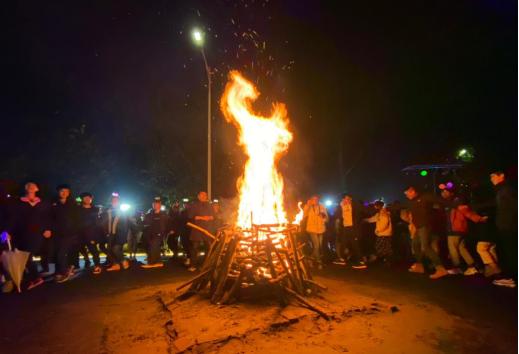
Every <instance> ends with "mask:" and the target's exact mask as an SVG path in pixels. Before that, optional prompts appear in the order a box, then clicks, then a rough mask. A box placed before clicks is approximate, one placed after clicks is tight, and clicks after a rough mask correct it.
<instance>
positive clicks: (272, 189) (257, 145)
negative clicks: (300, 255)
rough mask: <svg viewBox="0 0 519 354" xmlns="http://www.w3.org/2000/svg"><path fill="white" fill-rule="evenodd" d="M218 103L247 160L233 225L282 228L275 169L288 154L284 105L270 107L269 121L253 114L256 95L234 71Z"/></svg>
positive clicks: (280, 181)
mask: <svg viewBox="0 0 519 354" xmlns="http://www.w3.org/2000/svg"><path fill="white" fill-rule="evenodd" d="M229 80H230V81H229V82H228V83H227V86H226V87H225V92H224V94H223V96H222V99H221V104H220V106H221V110H222V112H223V114H224V116H225V118H226V119H227V121H228V122H231V123H233V124H234V125H235V126H236V127H237V128H238V132H239V143H240V145H241V146H243V148H244V150H245V153H246V154H247V156H248V160H247V163H246V165H245V171H244V173H243V175H242V176H241V177H240V178H239V179H238V189H239V192H240V206H239V209H238V219H237V221H236V225H237V226H239V227H242V228H250V227H251V225H252V224H286V223H287V217H286V213H285V209H284V207H283V178H282V176H281V175H280V173H279V172H278V170H277V168H276V165H277V162H278V160H279V158H280V157H281V156H282V155H283V153H285V152H286V151H287V150H288V144H289V143H290V142H291V141H292V133H291V132H290V131H289V130H288V128H287V125H288V118H287V110H286V108H285V105H284V104H282V103H274V104H273V110H272V113H271V115H270V117H263V116H261V115H258V114H257V113H255V112H254V111H253V109H252V103H253V102H254V101H255V100H256V99H257V98H258V96H259V94H260V93H259V92H258V90H257V89H256V88H255V87H254V85H253V84H252V83H251V82H250V81H248V80H247V79H245V78H244V77H243V76H242V75H241V74H240V73H239V72H238V71H231V72H230V73H229Z"/></svg>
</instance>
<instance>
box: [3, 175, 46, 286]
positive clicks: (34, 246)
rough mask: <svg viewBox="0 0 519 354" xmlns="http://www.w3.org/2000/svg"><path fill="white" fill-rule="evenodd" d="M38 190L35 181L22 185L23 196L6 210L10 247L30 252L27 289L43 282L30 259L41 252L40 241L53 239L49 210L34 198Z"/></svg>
mask: <svg viewBox="0 0 519 354" xmlns="http://www.w3.org/2000/svg"><path fill="white" fill-rule="evenodd" d="M38 190H39V188H38V186H37V185H36V183H34V182H29V183H27V184H26V185H25V195H24V196H23V197H22V198H20V199H19V200H17V201H15V202H14V203H13V205H12V208H11V210H10V211H9V216H8V222H7V225H8V226H7V230H6V231H7V233H8V235H7V237H8V238H9V239H10V240H11V242H12V246H13V247H15V248H17V249H19V250H20V251H25V252H29V253H30V255H29V259H28V261H27V266H26V268H27V272H28V274H27V277H28V280H29V285H28V287H27V289H28V290H31V289H34V288H35V287H37V286H39V285H41V284H43V283H44V281H43V278H41V277H40V275H39V273H38V267H37V266H36V263H35V262H34V261H33V259H32V256H33V255H34V254H35V253H37V252H39V250H40V249H41V246H42V242H43V239H44V238H49V237H51V236H52V231H51V219H50V207H49V205H48V204H47V203H45V202H44V201H42V200H41V199H40V198H39V197H37V196H36V193H37V192H38Z"/></svg>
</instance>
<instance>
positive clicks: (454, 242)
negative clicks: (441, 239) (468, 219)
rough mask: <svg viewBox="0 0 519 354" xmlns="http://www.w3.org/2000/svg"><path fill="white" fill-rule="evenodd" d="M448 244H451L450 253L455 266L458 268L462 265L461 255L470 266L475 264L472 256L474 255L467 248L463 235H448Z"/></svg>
mask: <svg viewBox="0 0 519 354" xmlns="http://www.w3.org/2000/svg"><path fill="white" fill-rule="evenodd" d="M447 244H448V246H449V255H450V257H451V262H452V265H453V266H454V267H456V268H457V267H459V266H460V263H461V262H460V255H461V257H463V260H464V261H465V263H466V264H467V266H468V267H472V266H474V258H472V255H471V254H470V252H469V251H468V250H467V247H466V245H465V240H463V238H462V236H457V235H449V236H447Z"/></svg>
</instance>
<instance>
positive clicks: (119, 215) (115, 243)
mask: <svg viewBox="0 0 519 354" xmlns="http://www.w3.org/2000/svg"><path fill="white" fill-rule="evenodd" d="M110 204H111V205H110V207H109V208H107V209H106V211H105V212H104V213H103V214H102V227H103V232H104V233H105V234H106V240H107V243H108V247H107V248H106V252H107V257H108V259H109V262H110V266H109V267H108V268H107V269H106V270H107V271H109V272H113V271H119V270H121V268H123V269H128V268H129V267H130V263H129V262H128V261H127V260H125V259H124V253H123V247H124V244H125V243H126V241H127V240H128V231H129V226H128V215H126V213H125V212H124V211H122V210H121V208H120V205H119V194H118V193H112V199H111V203H110Z"/></svg>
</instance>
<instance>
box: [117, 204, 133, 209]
mask: <svg viewBox="0 0 519 354" xmlns="http://www.w3.org/2000/svg"><path fill="white" fill-rule="evenodd" d="M131 207H132V206H131V205H130V204H127V203H123V204H121V206H120V207H119V208H120V209H121V211H128V210H130V209H131Z"/></svg>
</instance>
